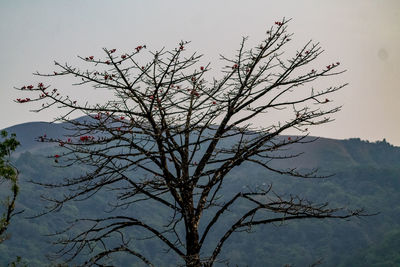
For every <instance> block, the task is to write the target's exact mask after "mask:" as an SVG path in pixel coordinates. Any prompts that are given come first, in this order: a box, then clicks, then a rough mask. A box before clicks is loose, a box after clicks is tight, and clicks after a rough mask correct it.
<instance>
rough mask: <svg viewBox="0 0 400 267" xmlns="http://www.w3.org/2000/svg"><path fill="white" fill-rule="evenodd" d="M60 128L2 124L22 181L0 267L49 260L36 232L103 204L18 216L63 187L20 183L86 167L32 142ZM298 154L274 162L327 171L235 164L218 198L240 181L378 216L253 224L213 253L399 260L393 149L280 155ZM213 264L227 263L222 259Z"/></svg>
mask: <svg viewBox="0 0 400 267" xmlns="http://www.w3.org/2000/svg"><path fill="white" fill-rule="evenodd" d="M81 119H85V118H81ZM65 126H66V125H64V124H56V123H53V124H50V123H46V122H32V123H25V124H20V125H16V126H13V127H10V128H7V129H6V130H7V131H9V132H14V133H16V134H17V138H18V140H19V141H20V142H21V143H22V146H21V147H20V148H19V150H18V153H17V154H15V156H16V158H15V165H16V166H17V168H18V169H19V171H20V180H21V193H20V196H19V199H18V209H23V210H25V212H24V214H22V215H20V216H18V217H16V218H14V220H13V222H12V224H11V226H10V228H9V230H10V231H9V232H10V233H11V238H10V240H7V241H6V242H4V243H2V244H0V266H5V265H6V264H7V263H8V262H10V260H12V259H15V257H16V256H22V258H23V259H24V261H25V262H26V263H27V264H28V266H48V264H49V261H48V260H47V259H46V258H45V255H46V254H47V253H49V252H54V251H55V248H54V247H53V246H51V244H49V243H48V242H49V240H51V237H47V236H45V235H47V234H50V233H53V232H55V231H57V230H60V227H61V226H63V225H64V226H65V225H67V224H68V222H69V221H72V220H73V219H74V218H76V217H79V216H88V217H90V216H93V217H95V216H101V215H104V214H105V213H104V209H105V207H106V206H107V203H109V202H110V201H113V198H112V197H113V196H112V194H109V192H108V191H104V192H99V193H98V194H96V195H95V196H94V197H93V198H92V199H90V200H89V201H82V202H81V201H79V202H72V203H69V204H68V205H65V207H64V208H63V209H62V210H61V211H60V212H57V213H54V214H51V215H49V216H44V217H40V218H37V219H26V218H25V217H28V216H32V215H34V214H37V213H39V212H40V211H41V210H42V209H43V207H44V206H45V205H46V203H45V202H43V201H41V199H40V195H42V194H63V193H66V191H62V190H57V191H54V192H51V191H49V189H46V188H44V187H39V186H36V185H34V184H32V183H29V182H27V181H29V180H35V181H42V182H51V181H53V182H54V181H57V180H58V179H62V178H63V177H71V176H73V175H78V174H79V173H80V172H83V171H85V169H84V168H80V167H79V166H74V167H73V168H69V169H60V168H57V167H54V160H53V159H51V158H48V157H46V156H47V155H49V154H51V153H53V152H54V151H55V150H57V149H59V148H58V147H54V148H50V147H48V145H46V144H44V143H41V142H36V141H34V140H35V138H36V137H38V136H42V135H43V134H46V135H47V136H48V137H54V138H56V137H61V136H63V135H65V134H66V133H67V130H66V129H65ZM310 138H311V137H310ZM298 152H304V154H303V155H302V156H300V157H298V158H296V159H292V160H282V161H279V162H277V163H276V166H279V167H282V168H289V167H298V168H306V169H307V168H313V167H318V168H320V170H321V172H327V173H332V174H335V176H333V177H332V178H329V179H323V180H320V179H308V180H303V179H296V178H291V177H286V176H282V175H278V174H275V173H268V172H265V170H263V169H261V168H260V167H258V166H255V165H252V164H250V163H249V164H243V165H241V166H239V167H238V168H237V169H235V171H234V172H233V173H232V175H231V176H230V177H229V179H228V180H227V182H226V183H224V185H223V191H222V195H224V194H227V195H228V194H232V192H237V191H238V190H241V188H243V187H244V186H250V187H255V186H260V185H262V184H270V183H271V184H273V186H274V187H273V188H274V191H275V192H277V193H282V194H286V195H289V194H293V195H296V194H298V195H300V196H303V197H305V198H307V199H310V200H313V201H314V202H318V203H323V202H329V203H330V204H331V205H332V206H336V207H337V206H341V207H348V208H361V207H364V208H365V209H366V211H367V212H370V213H379V214H378V215H376V216H371V217H364V218H361V219H357V218H353V219H351V220H350V221H338V220H326V221H316V220H310V221H302V222H290V223H287V224H286V223H284V224H282V225H281V224H277V225H266V226H260V227H258V228H255V229H254V230H255V233H238V234H236V235H233V236H232V239H230V240H229V242H227V243H226V246H225V247H224V248H223V250H222V255H221V257H222V259H224V260H227V261H229V264H230V265H229V266H283V265H285V264H290V265H291V266H310V265H312V264H313V263H315V262H317V261H319V260H321V261H322V265H321V266H342V267H345V266H360V267H361V266H387V267H389V266H400V256H399V255H400V254H399V251H400V243H399V241H398V240H399V239H398V237H399V233H400V194H399V193H398V192H399V191H400V147H394V146H392V145H390V144H388V143H386V142H385V141H381V142H375V143H369V142H366V141H362V140H360V139H349V140H334V139H327V138H319V139H318V140H316V141H315V142H312V143H308V144H303V145H300V144H298V145H295V146H293V147H292V148H291V149H290V150H288V151H285V152H283V153H287V154H290V153H298ZM0 189H1V187H0ZM2 194H4V190H0V196H2ZM2 199H3V198H2ZM237 208H238V209H240V206H239V207H237ZM144 210H145V211H146V212H147V211H148V210H151V211H152V212H151V214H150V215H151V216H152V217H151V218H153V219H154V221H155V223H157V222H158V221H161V219H163V210H162V209H161V208H159V207H154V206H148V207H147V206H146V207H145V208H144ZM125 212H127V213H129V212H135V214H139V215H138V216H146V215H147V216H148V214H146V213H143V212H144V211H143V209H140V210H136V209H134V208H133V207H130V208H128V209H126V210H125ZM235 212H237V211H236V210H235V209H233V211H232V213H231V214H233V216H234V214H235ZM222 229H223V225H221V226H219V228H217V229H216V230H215V231H214V232H213V233H212V235H211V236H212V237H213V236H215V237H214V238H215V239H216V238H217V237H218V236H219V235H220V233H221V231H222ZM212 239H213V238H211V240H210V242H211V243H212V242H213V240H212ZM140 242H147V241H139V243H138V247H137V249H139V250H140V251H141V252H142V253H143V254H144V255H145V256H147V257H149V258H150V259H152V260H153V262H154V263H155V265H156V266H176V265H177V264H178V263H179V262H177V261H176V258H175V257H174V256H173V255H172V253H170V254H165V253H163V247H162V246H161V245H160V244H159V243H157V242H152V241H149V242H150V243H145V244H144V243H140ZM112 264H113V265H115V266H141V265H137V262H135V259H133V261H132V258H126V257H123V256H121V257H120V258H118V259H116V260H114V261H113V262H112ZM216 266H226V265H225V263H223V262H222V263H221V264H217V265H216Z"/></svg>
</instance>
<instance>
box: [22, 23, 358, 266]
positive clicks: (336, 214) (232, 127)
mask: <svg viewBox="0 0 400 267" xmlns="http://www.w3.org/2000/svg"><path fill="white" fill-rule="evenodd" d="M287 23H288V21H287V20H283V21H277V22H275V25H273V26H272V27H271V28H270V29H269V30H268V31H267V32H266V37H265V39H264V40H263V41H262V42H261V43H260V44H259V45H258V46H256V47H254V48H251V49H249V48H247V42H246V41H247V38H243V40H242V42H241V44H240V47H239V50H238V51H237V54H236V56H234V57H232V58H230V57H226V56H221V59H222V60H223V62H225V64H226V65H225V67H223V69H222V75H221V76H222V77H220V78H214V79H213V80H212V81H211V82H207V81H206V77H207V75H208V73H209V71H210V70H211V67H210V64H205V65H201V64H200V61H201V55H198V54H197V53H191V54H189V53H188V52H187V46H188V45H189V42H183V41H182V42H180V43H179V45H178V46H177V47H176V48H175V49H172V50H170V51H167V50H165V49H161V50H160V51H156V52H150V54H147V53H146V54H145V55H143V50H145V49H146V46H145V45H139V46H137V47H136V48H135V49H133V51H131V52H127V53H121V54H118V51H117V50H116V49H111V50H110V49H104V53H105V58H97V57H94V56H87V57H79V58H80V59H81V60H82V61H83V62H84V63H85V64H87V65H88V66H89V67H88V68H87V69H85V70H80V69H79V68H76V67H74V66H71V65H69V64H60V63H58V62H55V64H56V66H57V67H58V70H57V71H55V72H54V73H52V74H42V73H36V74H37V75H39V76H41V77H44V78H45V77H49V78H59V77H64V76H68V77H72V78H75V79H76V80H77V83H75V84H74V85H76V86H78V87H92V88H94V89H97V90H96V91H94V93H97V94H98V93H100V92H101V90H107V91H111V92H113V93H114V98H112V99H109V100H108V101H106V102H105V103H91V101H90V100H88V101H83V100H82V99H79V98H78V97H79V94H78V93H77V95H76V96H68V95H64V94H62V91H59V90H58V89H51V88H50V86H49V85H45V84H44V83H39V84H38V85H37V86H33V85H29V86H23V87H20V88H17V89H19V90H22V91H32V92H38V93H39V96H37V97H35V98H32V99H31V98H22V99H21V98H20V99H17V100H16V101H17V102H20V103H27V102H34V101H41V102H42V106H41V107H39V108H38V109H36V111H37V112H40V111H42V110H45V109H48V108H51V107H57V108H59V109H61V110H65V112H64V114H63V115H62V116H60V117H58V118H56V121H59V122H67V123H68V124H69V125H70V126H69V130H70V131H71V135H69V136H67V137H65V138H64V137H63V138H58V139H57V138H49V137H47V136H41V137H39V141H42V142H50V143H58V145H60V146H61V147H62V148H63V150H62V151H63V152H60V154H57V155H54V157H55V161H56V162H57V164H59V165H60V166H71V165H74V164H83V165H86V166H88V167H89V169H90V171H88V172H87V173H84V174H82V175H81V176H80V177H69V178H66V179H65V180H64V181H61V182H60V183H50V184H43V185H45V186H49V187H53V188H59V187H66V188H69V189H70V191H69V192H70V194H69V195H66V196H61V197H60V198H48V200H49V201H51V202H52V203H53V204H54V205H52V206H51V208H50V209H49V210H48V212H50V211H54V210H58V209H60V208H61V207H62V206H63V204H65V203H66V202H68V201H72V200H82V199H86V198H91V197H92V196H93V195H94V194H96V193H97V192H99V191H105V190H110V191H108V192H109V194H113V196H115V203H113V204H112V208H113V210H112V212H110V213H109V215H108V216H105V217H100V216H99V217H98V218H80V219H77V221H76V224H79V223H80V225H81V226H82V225H86V228H85V230H83V231H80V232H79V233H75V234H74V235H71V236H69V237H67V238H65V239H62V240H61V241H60V243H61V244H63V245H64V247H63V250H62V251H61V254H62V255H65V254H69V253H72V254H71V255H70V259H73V258H74V257H76V255H78V254H80V253H82V252H87V251H90V252H93V254H92V257H91V258H90V259H88V260H87V262H85V263H84V265H95V264H100V263H101V262H102V260H104V259H105V258H106V257H108V256H111V255H112V254H114V253H121V252H124V253H127V254H130V255H133V256H135V257H137V258H138V259H140V261H142V262H143V263H145V264H147V265H149V266H153V265H152V263H151V259H150V258H149V257H148V256H145V255H144V254H143V253H142V252H141V251H140V250H139V249H136V248H135V247H134V246H133V245H132V244H135V242H138V241H137V240H136V241H134V239H133V238H130V236H129V235H128V234H127V229H133V228H140V229H141V230H142V231H144V232H147V233H148V234H149V236H148V237H149V238H150V237H151V238H155V239H158V240H159V241H161V242H162V243H163V244H164V245H165V247H167V249H168V251H171V252H173V253H175V254H176V255H178V256H179V257H180V258H181V260H182V261H183V262H184V263H185V264H186V266H212V265H213V264H214V263H215V262H216V260H217V259H218V255H219V254H220V252H221V249H222V247H223V245H224V244H225V242H226V240H227V239H228V238H229V237H231V235H232V234H233V233H235V232H237V231H243V230H250V229H252V227H253V226H256V225H261V224H270V223H274V222H282V221H292V220H301V219H308V218H315V219H322V218H349V217H351V216H359V215H362V213H361V211H360V210H355V211H347V210H344V209H341V208H330V207H329V206H328V205H327V204H313V203H312V202H309V201H307V200H305V199H303V198H301V197H296V196H290V197H284V196H280V195H277V194H275V193H273V191H272V186H271V185H269V186H264V187H262V186H261V187H256V188H244V189H243V190H241V191H238V192H235V193H234V194H233V195H232V196H231V197H229V198H228V197H227V196H221V195H219V192H220V190H221V188H222V187H223V183H224V182H225V183H226V182H229V175H228V174H230V173H232V172H233V171H234V170H235V168H236V167H238V166H239V165H241V164H243V163H245V162H249V163H253V164H257V165H259V166H262V167H263V168H265V169H266V175H268V172H267V171H272V172H275V173H279V174H284V175H290V176H294V177H298V178H320V177H323V176H321V175H319V173H317V170H311V171H308V172H301V171H300V170H298V169H296V168H289V169H279V168H276V167H274V165H272V164H271V163H272V162H274V161H276V160H283V159H288V158H293V157H296V156H298V155H292V154H288V153H285V149H286V148H288V147H290V145H293V144H300V143H307V142H310V139H311V138H310V137H308V132H309V129H308V128H309V127H312V126H316V125H323V124H325V123H328V122H330V121H331V117H330V116H331V115H332V114H334V113H336V112H338V111H339V110H340V107H338V106H333V104H332V101H331V100H330V99H329V98H328V97H329V96H330V95H331V94H332V93H334V92H336V91H338V90H339V89H341V88H343V87H344V86H345V85H346V84H340V85H338V86H333V87H329V88H323V89H313V87H311V86H312V85H314V83H313V82H314V81H315V80H317V79H323V78H325V77H329V76H335V75H338V74H341V73H342V72H344V70H340V69H339V65H340V64H339V62H335V63H329V64H326V65H324V67H323V68H318V67H316V66H315V67H313V68H312V67H310V66H311V64H312V63H316V62H315V61H316V59H317V58H318V56H320V55H321V53H322V52H323V51H322V49H321V47H320V46H319V44H318V43H316V44H314V43H312V41H310V42H308V43H306V44H305V45H304V46H302V47H301V48H300V49H299V50H297V51H295V52H293V55H289V54H288V52H285V53H284V48H285V46H286V45H287V44H288V43H289V42H291V38H292V34H290V33H288V32H287ZM149 55H150V57H151V58H150V60H149V61H147V62H148V63H142V62H144V61H145V60H146V56H147V57H149ZM94 99H95V98H94ZM76 113H79V114H84V115H87V116H88V117H87V119H85V120H83V119H78V120H75V119H72V114H76ZM260 118H262V119H263V120H264V122H265V123H263V126H262V127H258V128H257V127H255V126H254V121H255V119H260ZM290 129H297V130H298V131H299V135H298V136H290V137H288V136H283V135H282V134H283V133H284V132H286V131H287V130H290ZM243 182H244V183H246V179H243ZM143 202H146V203H158V204H154V205H162V206H163V207H164V208H165V212H166V213H167V214H168V216H165V221H164V222H163V224H160V225H159V224H156V223H154V222H152V220H151V216H150V217H147V218H145V217H144V216H141V215H139V214H140V213H139V212H138V211H139V210H140V209H145V208H144V206H141V205H143V204H142V203H143ZM237 203H247V204H248V206H249V207H250V208H249V209H248V210H246V211H245V212H243V213H241V214H240V216H239V217H238V218H236V219H235V220H234V221H233V222H232V223H231V225H227V226H226V229H225V231H224V232H223V233H218V235H219V237H218V238H217V242H216V243H215V244H207V246H208V248H207V251H211V252H209V253H208V252H205V251H206V250H205V246H204V244H205V242H206V241H207V239H208V238H209V237H210V233H211V232H212V230H213V229H214V228H215V226H216V225H217V224H218V223H220V221H221V218H222V216H223V215H224V216H225V215H227V214H228V213H229V211H230V210H231V209H233V208H234V207H235V205H236V204H237ZM123 209H125V210H124V211H122V210H123ZM205 213H207V216H205ZM72 227H73V226H71V228H72ZM111 239H112V240H114V241H113V242H111V241H110V242H109V240H111ZM116 239H119V241H118V242H117V244H116V242H115V240H116ZM141 242H146V239H144V240H142V241H141ZM212 246H213V247H212Z"/></svg>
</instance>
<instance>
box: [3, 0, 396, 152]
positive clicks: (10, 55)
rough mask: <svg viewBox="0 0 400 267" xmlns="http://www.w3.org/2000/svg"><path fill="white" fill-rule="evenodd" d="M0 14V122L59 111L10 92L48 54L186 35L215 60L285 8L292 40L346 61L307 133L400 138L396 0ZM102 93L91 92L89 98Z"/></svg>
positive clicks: (16, 6)
mask: <svg viewBox="0 0 400 267" xmlns="http://www.w3.org/2000/svg"><path fill="white" fill-rule="evenodd" d="M0 16H1V19H0V20H1V24H0V34H1V36H2V42H0V49H1V51H2V54H1V59H2V64H1V65H0V85H1V90H0V107H1V114H2V115H1V117H0V118H1V119H0V129H3V128H7V127H10V126H13V125H16V124H20V123H24V122H30V121H51V120H52V118H54V117H55V116H57V112H56V109H54V110H52V111H50V112H44V113H32V112H29V110H30V109H32V108H33V107H34V106H35V105H20V104H17V103H15V102H13V100H14V99H16V98H18V97H21V96H22V94H21V93H20V92H18V91H16V90H14V89H13V87H14V86H22V85H25V84H30V83H34V82H37V78H36V77H33V75H32V73H33V72H35V71H42V72H51V71H52V70H53V67H54V64H53V60H57V61H60V62H62V63H64V62H72V63H74V62H76V56H77V55H88V54H94V55H99V54H101V52H102V48H103V47H108V48H117V49H118V50H119V51H124V50H132V49H133V48H134V47H136V46H137V45H138V44H146V45H147V46H148V47H149V49H150V50H153V51H154V50H158V49H161V48H162V47H166V48H167V49H170V48H173V47H174V46H175V45H176V44H177V43H178V42H179V41H181V40H190V41H191V42H192V43H191V45H190V50H191V51H198V52H199V53H201V54H204V58H203V60H204V62H211V64H212V65H211V66H218V58H219V54H225V55H233V54H234V53H235V51H236V49H238V48H239V44H240V41H241V38H242V36H249V43H257V42H258V41H259V40H262V39H263V38H264V34H265V31H266V30H267V29H268V28H269V27H270V26H271V25H272V24H273V23H274V21H276V20H280V19H282V18H283V17H285V18H292V21H291V22H290V23H289V27H288V31H289V32H293V33H294V37H293V43H292V45H295V46H297V48H299V47H301V46H302V45H304V43H305V42H307V41H308V40H310V39H312V40H313V41H316V42H320V44H321V46H322V48H323V49H324V50H325V52H324V54H323V56H322V60H326V61H327V62H332V60H334V62H336V61H340V62H341V65H342V66H343V67H344V68H345V69H347V72H346V73H344V74H343V75H340V76H336V77H334V78H332V79H330V84H332V85H337V84H340V83H345V82H348V83H349V85H348V86H347V87H345V88H344V89H343V90H341V91H340V92H338V93H336V94H334V95H332V96H333V101H334V103H335V104H336V105H343V109H342V111H341V112H339V113H337V114H335V115H334V118H335V121H334V122H332V123H329V124H326V125H322V126H319V127H315V128H313V129H312V131H311V133H310V134H311V135H313V136H321V137H327V138H335V139H346V138H354V137H358V138H361V139H363V140H369V141H376V140H382V139H383V138H385V139H386V140H387V141H388V142H389V143H391V144H394V145H396V146H400V119H399V118H400V107H399V104H398V103H397V102H398V101H399V100H400V88H399V85H398V82H399V77H400V63H399V62H400V51H399V49H398V48H399V47H400V1H396V0H387V1H379V0H367V1H365V0H354V1H344V0H340V1H333V2H325V1H317V0H304V1H274V2H272V1H261V0H254V1H247V2H246V5H244V4H243V3H242V2H241V1H237V0H231V1H227V0H221V1H211V0H204V1H201V2H195V1H193V2H188V1H183V0H171V1H168V2H167V1H160V0H155V1H139V0H138V1H113V2H110V1H104V0H98V1H94V0H88V1H49V0H37V1H27V0H25V1H24V0H17V1H5V0H0ZM215 69H216V74H218V72H217V70H218V68H217V67H215ZM49 81H50V82H53V80H49ZM54 82H55V81H54ZM62 86H64V87H66V88H67V87H68V89H69V87H70V85H69V84H68V83H65V84H62ZM104 97H105V96H102V95H97V96H95V100H97V99H98V101H103V100H104ZM254 123H255V124H256V125H257V124H261V123H262V121H255V122H254Z"/></svg>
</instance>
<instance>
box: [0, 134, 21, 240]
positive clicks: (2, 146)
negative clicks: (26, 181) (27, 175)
mask: <svg viewBox="0 0 400 267" xmlns="http://www.w3.org/2000/svg"><path fill="white" fill-rule="evenodd" d="M0 134H1V138H2V141H1V142H0V182H6V183H8V184H10V187H11V192H12V196H6V199H5V201H4V203H3V205H4V207H5V211H4V212H3V214H2V216H1V218H0V243H1V242H3V241H4V240H5V239H6V236H5V231H6V230H7V228H8V225H9V224H10V220H11V217H12V216H13V212H14V208H15V206H14V205H15V200H16V197H17V195H18V191H19V187H18V172H17V170H16V169H15V168H14V167H13V165H12V164H11V163H10V160H9V158H10V155H11V152H13V151H15V149H16V148H17V146H18V145H19V142H18V141H17V139H16V138H15V137H16V135H15V134H11V136H10V138H7V137H8V133H7V132H6V131H1V133H0Z"/></svg>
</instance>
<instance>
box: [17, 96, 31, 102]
mask: <svg viewBox="0 0 400 267" xmlns="http://www.w3.org/2000/svg"><path fill="white" fill-rule="evenodd" d="M16 100H17V102H19V103H25V102H29V101H31V99H30V98H28V97H27V98H25V99H21V98H17V99H16Z"/></svg>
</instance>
